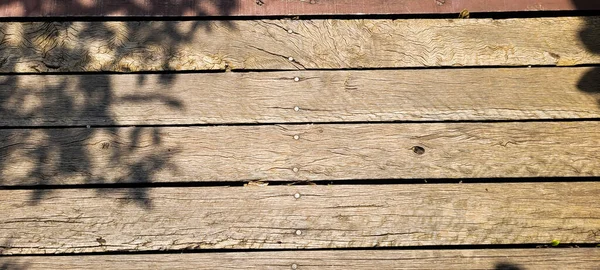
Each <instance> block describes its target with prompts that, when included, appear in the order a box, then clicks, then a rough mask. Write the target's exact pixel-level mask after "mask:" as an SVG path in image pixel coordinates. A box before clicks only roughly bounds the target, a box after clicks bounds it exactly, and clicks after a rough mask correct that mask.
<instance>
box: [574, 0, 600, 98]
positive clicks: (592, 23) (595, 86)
mask: <svg viewBox="0 0 600 270" xmlns="http://www.w3.org/2000/svg"><path fill="white" fill-rule="evenodd" d="M572 1H573V3H574V4H575V6H576V7H577V8H578V9H584V8H586V7H589V5H593V3H591V2H592V1H587V0H572ZM598 29H600V19H598V17H586V23H585V26H584V28H583V29H581V31H580V32H579V37H580V39H581V42H582V43H583V44H584V45H585V47H586V49H587V51H588V52H589V53H592V54H600V32H599V31H598ZM578 87H579V89H580V90H581V91H584V92H586V93H590V94H600V67H594V68H592V69H591V70H590V71H588V72H587V73H586V74H585V75H584V76H583V77H582V78H581V79H580V80H579V83H578ZM598 105H599V106H600V99H598Z"/></svg>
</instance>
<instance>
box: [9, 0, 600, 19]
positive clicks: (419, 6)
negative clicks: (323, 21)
mask: <svg viewBox="0 0 600 270" xmlns="http://www.w3.org/2000/svg"><path fill="white" fill-rule="evenodd" d="M463 9H467V10H469V11H470V12H508V11H563V10H600V1H597V0H59V1H55V0H52V1H50V0H1V1H0V17H46V16H256V15H259V16H260V15H262V16H264V15H323V14H328V15H332V14H425V13H430V14H434V13H442V14H443V13H459V12H460V11H462V10H463Z"/></svg>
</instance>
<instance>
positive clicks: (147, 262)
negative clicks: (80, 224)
mask: <svg viewBox="0 0 600 270" xmlns="http://www.w3.org/2000/svg"><path fill="white" fill-rule="evenodd" d="M599 264H600V249H598V248H596V249H592V248H572V249H465V250H336V251H304V250H298V251H275V252H223V253H196V254H147V255H106V256H85V255H83V256H82V255H77V256H35V257H34V256H32V257H0V266H3V265H4V266H6V267H7V268H5V269H16V270H20V269H23V270H24V269H27V270H36V269H39V270H46V269H64V270H68V269H90V270H94V269H98V270H104V269H107V268H109V269H124V270H146V269H211V270H212V269H286V270H287V269H293V268H292V267H293V265H296V268H297V269H398V267H399V266H401V267H402V269H440V266H442V268H443V269H457V270H463V269H464V270H469V269H473V270H475V269H557V270H560V269H570V268H574V267H575V268H577V269H590V270H592V269H597V266H598V265H599ZM510 266H512V267H513V268H509V267H510Z"/></svg>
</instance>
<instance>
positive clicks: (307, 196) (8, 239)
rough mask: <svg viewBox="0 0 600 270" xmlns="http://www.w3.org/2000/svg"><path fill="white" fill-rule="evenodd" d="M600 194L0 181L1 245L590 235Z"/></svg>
mask: <svg viewBox="0 0 600 270" xmlns="http://www.w3.org/2000/svg"><path fill="white" fill-rule="evenodd" d="M39 192H45V193H44V194H43V196H42V197H41V198H36V196H37V195H39V194H35V193H39ZM295 194H298V195H295ZM598 194H600V183H597V182H570V183H501V184H444V185H376V186H370V185H356V186H335V185H334V186H267V187H230V188H227V187H199V188H190V187H185V188H147V189H139V188H138V189H135V188H134V189H100V190H94V189H60V190H45V191H39V190H38V191H34V190H0V210H1V212H2V216H1V217H0V225H1V226H2V230H0V243H4V244H3V246H4V248H3V253H4V254H44V253H78V252H107V251H141V250H181V249H223V248H228V249H263V248H264V249H280V248H281V249H283V248H300V249H304V248H350V247H390V246H422V245H471V244H537V243H550V242H551V241H552V240H554V239H557V240H560V241H561V242H562V243H597V242H598V241H600V230H599V228H600V208H599V207H597V206H596V205H594V204H593V203H590V202H593V201H595V200H596V199H597V197H598Z"/></svg>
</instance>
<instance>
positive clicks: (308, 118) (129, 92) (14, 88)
mask: <svg viewBox="0 0 600 270" xmlns="http://www.w3.org/2000/svg"><path fill="white" fill-rule="evenodd" d="M587 74H595V73H594V69H593V68H523V69H502V68H501V69H443V70H437V69H434V70H428V69H424V70H376V71H375V70H365V71H294V72H291V71H290V72H258V73H254V72H251V73H232V72H227V73H200V74H178V75H169V76H166V77H165V75H164V74H160V75H149V74H137V75H133V74H131V75H129V74H128V75H124V74H123V75H95V74H92V75H91V74H87V75H69V76H65V75H8V76H0V115H2V117H0V125H1V126H39V125H42V126H67V125H80V126H81V125H169V124H179V125H181V124H229V123H284V122H312V123H318V122H331V121H334V122H342V121H370V122H376V121H423V120H426V121H447V120H521V119H581V118H600V106H599V105H598V104H599V101H600V73H598V74H597V76H588V75H587ZM586 76H587V79H582V78H583V77H586ZM296 78H297V81H296ZM294 107H299V108H300V110H299V111H295V110H294ZM149 112H152V113H149Z"/></svg>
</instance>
